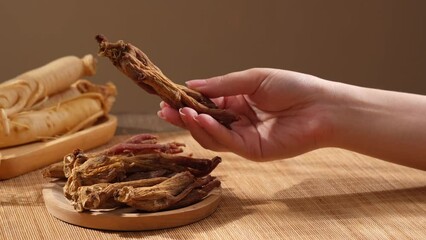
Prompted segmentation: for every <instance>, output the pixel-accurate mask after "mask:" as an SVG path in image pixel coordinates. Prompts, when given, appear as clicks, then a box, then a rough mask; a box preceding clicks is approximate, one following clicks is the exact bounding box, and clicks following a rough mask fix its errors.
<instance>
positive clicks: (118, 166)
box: [64, 153, 221, 199]
mask: <svg viewBox="0 0 426 240" xmlns="http://www.w3.org/2000/svg"><path fill="white" fill-rule="evenodd" d="M220 162H221V158H220V157H215V158H213V159H212V160H210V159H196V158H191V157H185V156H179V157H175V156H173V155H170V154H164V153H152V154H140V155H136V156H120V155H114V156H106V155H100V156H96V157H91V158H89V159H87V160H86V161H84V162H83V163H82V164H81V165H78V166H76V167H74V168H73V169H72V171H71V174H70V175H69V177H68V180H67V183H66V184H65V186H64V193H65V196H66V197H67V198H68V199H72V197H73V196H74V195H75V194H76V191H77V189H78V188H79V187H81V186H88V185H92V184H96V183H102V182H104V183H105V182H107V183H113V182H119V181H125V180H126V178H127V176H129V175H131V174H133V173H136V172H152V171H158V170H163V171H166V173H168V174H172V173H178V172H184V171H189V172H190V173H192V174H193V175H195V176H197V177H201V176H205V175H207V174H209V173H210V172H211V171H212V170H213V169H214V168H216V166H217V165H218V164H219V163H220Z"/></svg>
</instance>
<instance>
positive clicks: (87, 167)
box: [43, 134, 221, 212]
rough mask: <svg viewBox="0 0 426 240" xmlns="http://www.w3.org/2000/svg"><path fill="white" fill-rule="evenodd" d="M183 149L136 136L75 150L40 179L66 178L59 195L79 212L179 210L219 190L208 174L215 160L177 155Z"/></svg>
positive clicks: (45, 171) (182, 145)
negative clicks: (98, 148)
mask: <svg viewBox="0 0 426 240" xmlns="http://www.w3.org/2000/svg"><path fill="white" fill-rule="evenodd" d="M183 147H184V144H181V143H177V142H170V143H164V144H160V143H158V142H157V137H156V136H153V135H150V134H140V135H136V136H133V137H131V138H129V139H127V140H126V141H124V142H122V143H119V144H117V145H114V146H112V147H110V148H108V149H106V150H103V151H98V152H94V153H84V152H82V151H81V150H78V149H77V150H75V151H74V152H73V153H70V154H68V155H66V156H65V157H64V159H63V162H60V163H57V164H54V165H51V166H50V167H48V168H46V169H45V170H44V172H43V176H44V177H51V178H63V179H66V184H65V186H64V195H65V197H66V198H67V199H69V200H70V201H71V204H72V205H73V206H74V208H75V209H76V210H77V211H80V212H81V211H85V210H95V209H98V210H102V209H103V210H110V209H115V208H118V207H123V206H124V207H126V206H130V207H133V208H135V209H137V210H140V211H145V212H156V211H161V210H168V209H175V208H181V207H185V206H188V205H191V204H194V203H196V202H199V201H201V200H202V199H203V198H205V197H206V196H207V195H208V193H209V192H211V191H212V190H213V189H214V188H216V187H219V186H220V181H219V180H218V179H216V178H215V177H212V176H210V175H209V174H210V173H211V171H213V169H215V168H216V166H217V165H218V164H219V163H220V162H221V158H220V157H214V158H213V159H202V158H193V157H191V156H186V155H182V154H179V153H181V152H182V151H183V149H182V148H183Z"/></svg>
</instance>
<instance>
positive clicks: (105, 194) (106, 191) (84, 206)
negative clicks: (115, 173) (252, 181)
mask: <svg viewBox="0 0 426 240" xmlns="http://www.w3.org/2000/svg"><path fill="white" fill-rule="evenodd" d="M167 179H168V178H167V177H156V178H149V179H139V180H135V181H129V182H117V183H98V184H93V185H89V186H83V187H80V188H78V190H77V193H76V195H75V196H74V199H73V201H72V204H73V206H74V209H75V210H77V211H78V212H82V211H84V210H91V209H111V208H116V207H120V206H123V205H125V204H123V203H120V202H118V201H116V200H115V199H114V193H115V192H116V191H118V190H120V189H121V188H123V187H125V186H132V187H151V186H154V185H156V184H159V183H161V182H163V181H165V180H167Z"/></svg>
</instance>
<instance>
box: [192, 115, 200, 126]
mask: <svg viewBox="0 0 426 240" xmlns="http://www.w3.org/2000/svg"><path fill="white" fill-rule="evenodd" d="M198 116H200V115H196V116H194V117H193V118H192V119H194V121H195V122H196V123H197V124H200V121H198Z"/></svg>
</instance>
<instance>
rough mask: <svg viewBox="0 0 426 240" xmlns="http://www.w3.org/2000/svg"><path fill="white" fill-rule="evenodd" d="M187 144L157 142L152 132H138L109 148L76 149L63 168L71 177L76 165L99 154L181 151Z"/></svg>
mask: <svg viewBox="0 0 426 240" xmlns="http://www.w3.org/2000/svg"><path fill="white" fill-rule="evenodd" d="M183 146H185V144H183V143H177V142H170V143H165V144H159V143H157V137H156V136H154V135H151V134H138V135H135V136H133V137H131V138H129V139H127V140H125V141H124V142H122V143H118V144H116V145H114V146H112V147H110V148H108V149H105V150H102V151H98V152H93V153H87V154H86V153H84V152H83V151H82V150H80V149H76V150H74V151H73V152H72V153H70V154H68V155H66V156H65V157H64V160H63V168H64V172H65V176H66V177H69V176H70V174H71V171H72V169H73V168H74V167H76V166H79V165H81V164H82V163H84V162H85V161H86V160H87V159H89V158H93V157H97V156H114V155H128V156H133V155H138V154H148V153H157V152H163V153H170V154H175V153H180V152H182V151H183V150H182V148H181V147H183Z"/></svg>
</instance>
